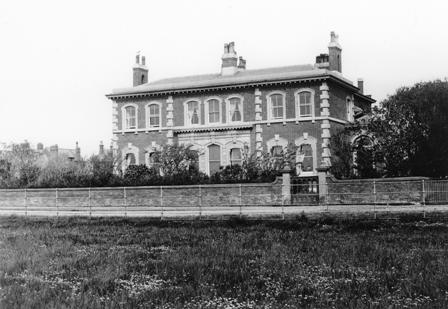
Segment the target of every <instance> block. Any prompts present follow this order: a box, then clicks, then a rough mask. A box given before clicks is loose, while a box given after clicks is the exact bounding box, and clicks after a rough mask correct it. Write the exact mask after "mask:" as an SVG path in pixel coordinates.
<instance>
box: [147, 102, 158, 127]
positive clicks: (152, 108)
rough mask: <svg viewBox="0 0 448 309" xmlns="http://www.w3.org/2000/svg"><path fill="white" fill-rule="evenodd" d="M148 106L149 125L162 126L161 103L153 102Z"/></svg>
mask: <svg viewBox="0 0 448 309" xmlns="http://www.w3.org/2000/svg"><path fill="white" fill-rule="evenodd" d="M147 108H148V109H147V111H146V112H147V113H148V124H149V127H160V105H159V104H156V103H153V104H150V105H149V106H148V107H147Z"/></svg>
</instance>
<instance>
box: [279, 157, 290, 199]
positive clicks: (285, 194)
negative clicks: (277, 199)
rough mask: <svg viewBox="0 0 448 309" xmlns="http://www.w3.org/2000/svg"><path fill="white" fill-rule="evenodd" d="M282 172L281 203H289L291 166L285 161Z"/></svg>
mask: <svg viewBox="0 0 448 309" xmlns="http://www.w3.org/2000/svg"><path fill="white" fill-rule="evenodd" d="M281 173H282V205H290V204H291V168H290V167H289V164H288V163H286V164H285V167H284V168H283V169H282V171H281Z"/></svg>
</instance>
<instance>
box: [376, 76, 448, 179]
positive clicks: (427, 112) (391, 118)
mask: <svg viewBox="0 0 448 309" xmlns="http://www.w3.org/2000/svg"><path fill="white" fill-rule="evenodd" d="M368 130H369V132H371V133H372V134H373V135H374V136H375V139H376V143H377V144H378V147H379V149H381V151H382V152H383V158H384V163H385V168H386V175H387V176H411V175H421V176H429V177H444V176H447V175H448V81H447V80H444V81H441V80H436V81H432V82H423V83H418V84H416V85H414V86H412V87H402V88H400V89H398V90H397V91H396V93H395V94H394V95H392V96H389V97H388V98H387V99H386V100H384V101H383V102H382V103H381V107H380V108H379V109H377V110H375V111H374V117H373V118H372V120H371V121H370V123H369V125H368Z"/></svg>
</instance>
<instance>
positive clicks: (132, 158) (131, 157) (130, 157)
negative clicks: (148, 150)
mask: <svg viewBox="0 0 448 309" xmlns="http://www.w3.org/2000/svg"><path fill="white" fill-rule="evenodd" d="M126 163H127V166H130V165H135V164H136V160H135V155H134V154H133V153H127V154H126Z"/></svg>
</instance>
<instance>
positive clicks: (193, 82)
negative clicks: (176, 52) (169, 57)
mask: <svg viewBox="0 0 448 309" xmlns="http://www.w3.org/2000/svg"><path fill="white" fill-rule="evenodd" d="M329 75H331V76H334V77H336V78H338V79H340V80H342V81H344V82H345V83H348V84H350V85H353V83H352V82H351V81H349V80H347V79H345V78H344V77H343V76H342V75H341V74H340V73H338V72H334V71H329V70H326V69H317V68H315V67H314V66H313V65H311V64H305V65H293V66H285V67H274V68H267V69H257V70H243V71H239V72H236V73H235V74H234V75H227V76H226V75H224V76H223V75H221V74H219V73H218V74H204V75H193V76H183V77H174V78H166V79H161V80H157V81H153V82H149V83H147V84H143V85H139V86H136V87H130V88H120V89H114V90H113V91H112V93H111V94H109V95H108V96H119V95H127V94H139V93H151V92H164V91H178V90H186V89H196V88H207V87H222V86H232V85H242V84H243V85H244V84H251V83H261V82H275V81H282V80H294V79H302V78H303V79H306V78H315V77H323V76H329Z"/></svg>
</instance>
